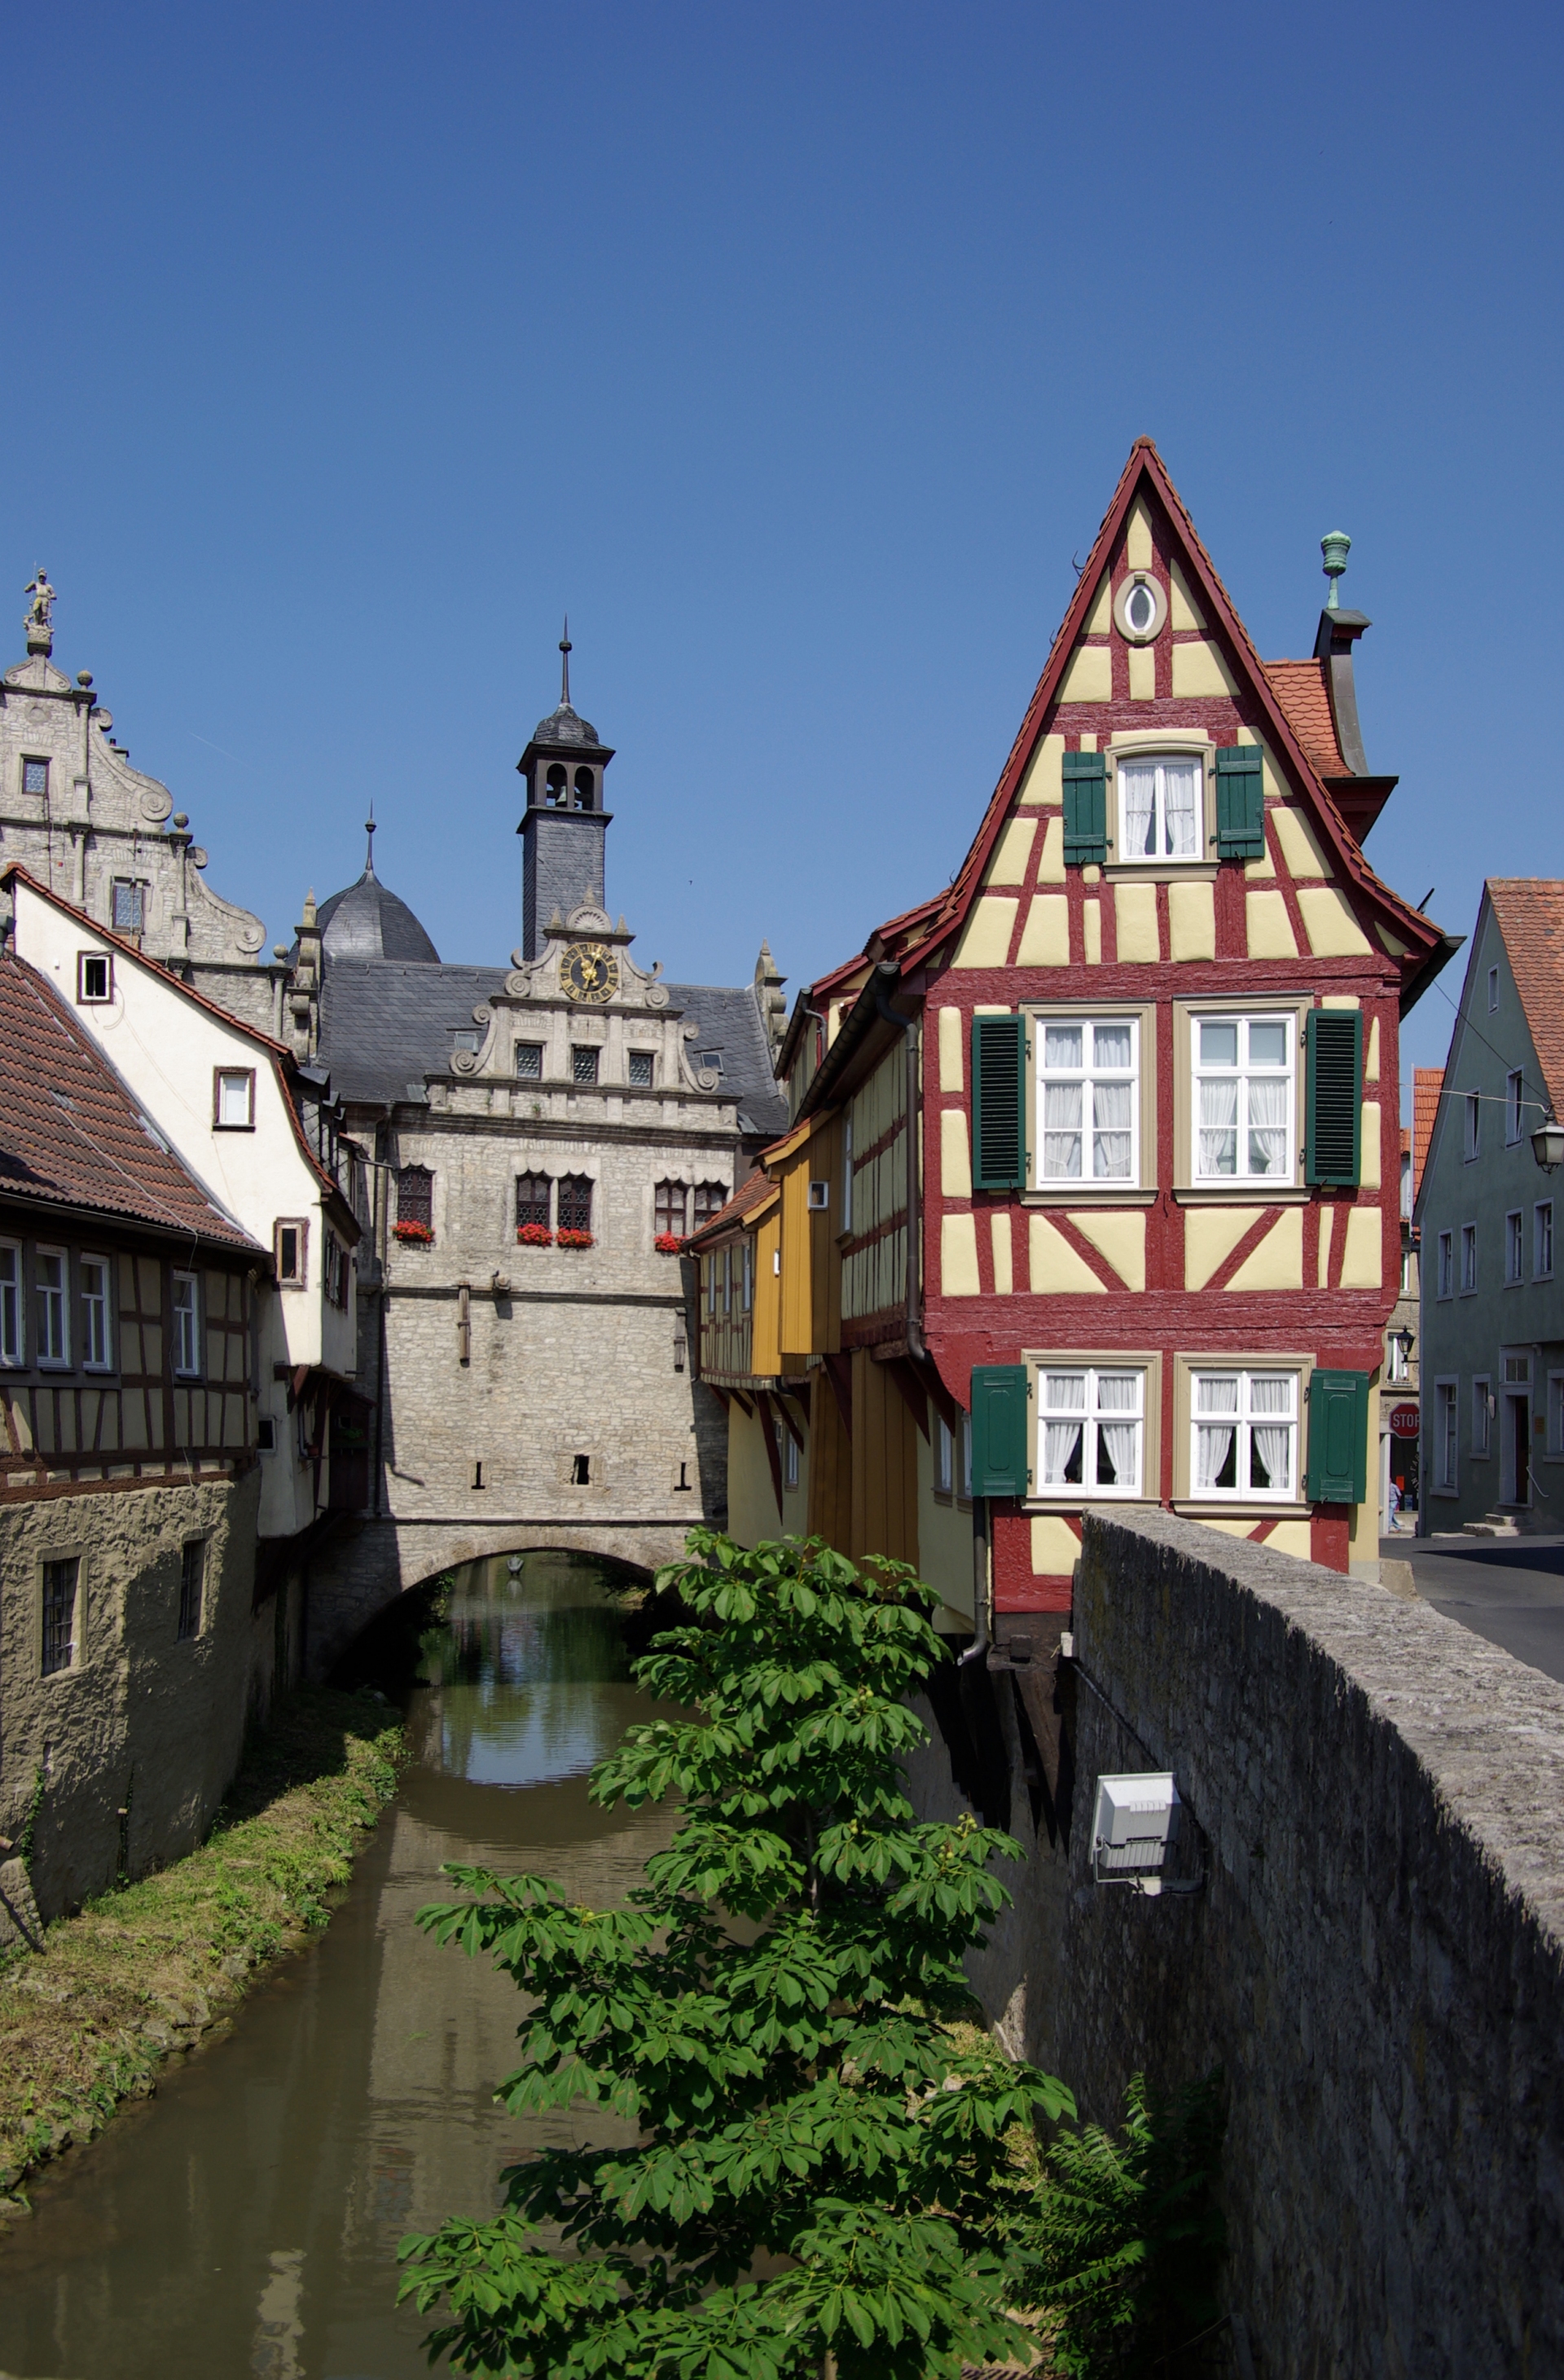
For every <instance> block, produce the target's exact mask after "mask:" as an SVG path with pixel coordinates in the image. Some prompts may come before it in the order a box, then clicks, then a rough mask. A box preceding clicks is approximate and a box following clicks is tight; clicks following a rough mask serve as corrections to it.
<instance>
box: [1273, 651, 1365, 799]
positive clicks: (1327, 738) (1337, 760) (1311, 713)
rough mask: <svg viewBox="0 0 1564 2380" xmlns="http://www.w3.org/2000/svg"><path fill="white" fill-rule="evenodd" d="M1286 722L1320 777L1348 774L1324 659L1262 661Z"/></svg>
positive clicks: (1349, 772) (1349, 771)
mask: <svg viewBox="0 0 1564 2380" xmlns="http://www.w3.org/2000/svg"><path fill="white" fill-rule="evenodd" d="M1260 666H1261V667H1262V669H1263V670H1264V671H1265V673H1266V675H1267V678H1268V679H1269V680H1270V687H1271V692H1272V693H1273V694H1274V695H1275V697H1276V698H1277V700H1278V701H1279V703H1280V705H1281V707H1282V710H1284V711H1285V712H1286V714H1287V723H1288V725H1289V727H1291V730H1292V733H1293V735H1296V737H1297V738H1298V741H1299V743H1300V744H1301V745H1302V746H1303V749H1304V751H1305V753H1306V754H1307V755H1308V758H1309V760H1310V762H1311V763H1312V765H1313V766H1314V768H1315V770H1317V771H1318V773H1319V774H1320V775H1321V776H1322V777H1350V776H1351V775H1352V771H1351V770H1350V769H1349V768H1348V766H1347V763H1346V760H1345V759H1344V758H1343V755H1342V751H1341V747H1340V744H1339V743H1338V741H1337V737H1336V714H1335V712H1334V711H1333V710H1331V708H1330V688H1329V686H1328V684H1327V682H1326V675H1325V663H1324V662H1262V663H1261V664H1260Z"/></svg>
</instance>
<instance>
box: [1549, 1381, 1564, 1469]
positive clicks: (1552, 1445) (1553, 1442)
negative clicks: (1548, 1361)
mask: <svg viewBox="0 0 1564 2380" xmlns="http://www.w3.org/2000/svg"><path fill="white" fill-rule="evenodd" d="M1547 1451H1548V1452H1549V1454H1564V1372H1549V1374H1548V1376H1547Z"/></svg>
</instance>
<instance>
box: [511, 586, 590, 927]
mask: <svg viewBox="0 0 1564 2380" xmlns="http://www.w3.org/2000/svg"><path fill="white" fill-rule="evenodd" d="M559 649H560V655H561V662H562V666H561V670H560V698H559V709H558V710H555V711H553V712H552V713H551V715H550V716H549V717H548V718H547V719H541V720H540V721H539V722H538V724H537V726H536V727H535V728H534V729H533V732H532V740H531V742H530V743H529V744H528V746H527V749H526V751H525V752H524V753H523V754H522V756H521V758H520V759H519V760H518V761H517V762H516V768H517V770H518V771H520V774H521V776H522V778H523V779H524V780H525V783H526V785H527V808H526V810H525V812H524V813H523V816H522V821H521V824H520V826H519V827H517V829H516V832H517V833H518V834H519V835H520V837H521V948H522V956H523V957H524V958H527V959H536V958H540V957H541V955H542V953H543V948H544V943H545V941H546V939H547V935H548V929H549V920H550V919H551V918H552V917H553V916H554V915H555V913H556V911H557V913H558V914H559V916H560V917H569V916H570V914H571V912H572V911H573V910H575V909H601V908H602V907H603V905H604V904H603V837H604V835H605V833H606V832H607V829H608V825H609V814H608V812H607V811H606V810H605V809H604V807H603V778H604V775H605V773H606V772H607V769H608V764H609V762H610V761H611V760H612V758H613V754H612V751H611V750H610V748H609V747H608V746H607V745H606V744H600V743H599V741H598V731H597V729H596V728H595V727H594V726H593V725H592V724H591V722H590V721H589V720H586V719H583V718H581V717H580V716H579V715H578V713H577V712H576V710H575V709H574V708H573V707H572V704H571V700H570V652H571V645H570V623H569V622H568V620H567V621H566V623H565V628H564V636H563V637H561V638H560V646H559Z"/></svg>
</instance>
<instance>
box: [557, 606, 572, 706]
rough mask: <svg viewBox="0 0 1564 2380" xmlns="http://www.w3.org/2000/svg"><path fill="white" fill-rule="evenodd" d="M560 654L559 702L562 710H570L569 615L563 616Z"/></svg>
mask: <svg viewBox="0 0 1564 2380" xmlns="http://www.w3.org/2000/svg"><path fill="white" fill-rule="evenodd" d="M559 649H560V653H561V657H562V658H561V661H560V671H559V702H560V709H561V710H569V709H570V614H569V613H568V612H567V613H565V615H564V636H563V637H561V638H560V640H559Z"/></svg>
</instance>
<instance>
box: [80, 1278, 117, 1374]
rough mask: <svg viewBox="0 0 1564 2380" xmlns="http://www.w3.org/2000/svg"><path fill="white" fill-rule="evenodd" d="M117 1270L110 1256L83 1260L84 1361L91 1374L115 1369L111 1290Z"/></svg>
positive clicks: (82, 1349)
mask: <svg viewBox="0 0 1564 2380" xmlns="http://www.w3.org/2000/svg"><path fill="white" fill-rule="evenodd" d="M113 1280H114V1269H113V1267H112V1266H111V1265H110V1263H109V1260H108V1258H107V1257H82V1259H81V1360H82V1363H83V1364H84V1365H85V1366H86V1368H87V1369H88V1371H90V1372H108V1371H112V1370H113V1368H114V1337H113V1332H112V1329H111V1323H110V1314H109V1289H110V1284H111V1283H112V1281H113Z"/></svg>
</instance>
